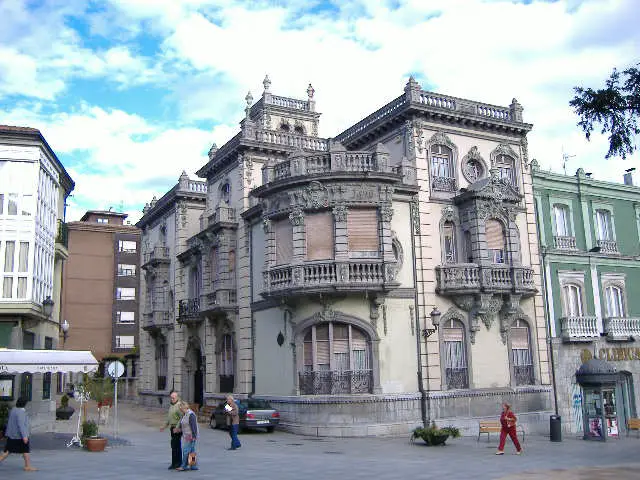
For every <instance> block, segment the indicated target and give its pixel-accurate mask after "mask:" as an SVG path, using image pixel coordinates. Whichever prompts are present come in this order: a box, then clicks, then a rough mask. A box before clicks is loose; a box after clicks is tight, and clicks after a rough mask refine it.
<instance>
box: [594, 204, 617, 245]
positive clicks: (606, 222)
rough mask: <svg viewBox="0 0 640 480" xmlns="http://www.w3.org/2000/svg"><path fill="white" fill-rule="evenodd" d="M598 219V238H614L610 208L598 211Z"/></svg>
mask: <svg viewBox="0 0 640 480" xmlns="http://www.w3.org/2000/svg"><path fill="white" fill-rule="evenodd" d="M596 220H597V223H598V225H597V228H598V240H613V239H614V238H613V229H612V224H611V212H609V211H608V210H598V211H596Z"/></svg>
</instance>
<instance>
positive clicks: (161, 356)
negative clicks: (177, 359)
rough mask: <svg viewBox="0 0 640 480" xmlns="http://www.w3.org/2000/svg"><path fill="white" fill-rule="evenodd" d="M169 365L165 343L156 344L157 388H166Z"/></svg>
mask: <svg viewBox="0 0 640 480" xmlns="http://www.w3.org/2000/svg"><path fill="white" fill-rule="evenodd" d="M168 367H169V357H168V355H167V344H166V343H160V344H158V345H156V377H157V379H156V382H157V389H158V390H166V388H167V372H168Z"/></svg>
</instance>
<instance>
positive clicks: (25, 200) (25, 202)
mask: <svg viewBox="0 0 640 480" xmlns="http://www.w3.org/2000/svg"><path fill="white" fill-rule="evenodd" d="M20 209H21V214H22V215H23V216H25V217H30V216H31V212H32V211H33V195H22V202H21V203H20Z"/></svg>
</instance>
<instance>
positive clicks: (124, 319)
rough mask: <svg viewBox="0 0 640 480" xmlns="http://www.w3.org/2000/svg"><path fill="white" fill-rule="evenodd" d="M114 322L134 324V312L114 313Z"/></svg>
mask: <svg viewBox="0 0 640 480" xmlns="http://www.w3.org/2000/svg"><path fill="white" fill-rule="evenodd" d="M116 320H117V322H118V323H135V321H136V314H135V312H116Z"/></svg>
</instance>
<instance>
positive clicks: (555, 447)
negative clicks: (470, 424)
mask: <svg viewBox="0 0 640 480" xmlns="http://www.w3.org/2000/svg"><path fill="white" fill-rule="evenodd" d="M163 414H164V411H161V410H152V411H148V410H144V409H141V408H140V407H137V406H126V407H125V406H123V408H122V411H121V415H120V418H121V420H122V423H121V426H120V429H119V430H120V433H121V435H120V437H121V438H122V439H123V440H124V441H125V442H123V444H122V445H120V446H110V447H109V448H108V449H107V451H105V452H103V453H90V452H87V451H85V450H81V449H78V448H75V447H72V448H66V447H61V446H58V445H55V442H56V441H57V440H60V442H61V443H62V442H63V439H55V438H54V439H53V440H52V441H53V443H54V446H55V447H57V448H55V449H44V448H41V447H40V446H39V445H38V441H37V438H34V445H33V463H34V465H35V466H36V467H38V468H39V469H40V471H38V472H35V473H27V472H23V471H22V469H21V468H22V459H21V457H19V456H16V455H12V456H10V457H9V458H8V459H7V460H6V461H5V462H3V463H2V464H0V478H24V477H32V478H42V479H61V478H64V479H65V480H73V479H82V480H87V479H119V480H121V479H124V478H135V479H143V480H144V479H154V480H157V479H161V478H172V477H174V476H176V475H181V474H180V473H177V472H172V471H168V470H167V466H168V464H169V459H170V448H169V434H168V433H167V432H166V431H165V432H160V431H159V430H158V427H159V425H160V424H161V423H162V419H163ZM102 431H103V433H108V434H110V433H111V431H110V429H109V428H106V429H105V428H104V427H103V430H102ZM49 435H53V434H49ZM55 435H63V433H62V432H58V433H57V434H55ZM240 440H241V441H242V444H243V446H242V448H241V449H240V450H237V451H228V450H226V448H227V447H228V446H229V436H228V434H227V433H226V432H224V431H220V430H211V429H209V428H208V427H207V426H206V425H203V424H201V439H200V441H199V447H198V450H199V459H200V470H199V471H198V472H185V473H186V474H187V475H191V476H197V477H199V478H224V479H225V480H234V479H243V480H245V479H247V478H261V479H282V480H289V479H290V480H293V479H295V480H299V479H300V478H302V477H308V476H309V473H311V474H312V477H313V478H314V479H335V478H340V479H341V480H347V479H365V478H366V479H367V480H371V479H372V478H375V479H376V480H382V479H403V480H404V479H411V478H437V479H442V478H449V479H458V478H460V479H472V478H473V479H498V478H502V479H504V480H507V479H509V480H515V479H525V480H539V479H558V480H573V479H578V478H579V479H594V480H595V479H598V480H603V479H607V478H616V480H625V479H638V478H640V464H638V463H636V464H632V462H637V461H638V460H637V458H638V457H637V453H638V451H639V450H640V439H636V438H629V439H627V438H621V439H619V440H615V441H609V442H607V443H604V444H602V443H597V442H585V441H583V440H578V439H575V438H566V439H565V440H564V441H563V442H561V443H551V442H549V440H548V438H546V437H535V436H529V435H528V436H527V437H526V442H525V443H524V449H525V451H524V454H523V455H520V456H516V455H513V447H512V445H508V446H507V449H506V453H505V455H504V456H502V457H497V456H495V455H494V452H495V436H494V437H492V441H491V443H487V442H486V440H484V439H483V440H481V441H480V442H476V439H475V438H470V437H466V438H459V439H454V440H449V442H448V445H446V446H445V447H427V446H425V445H424V444H420V443H416V444H414V445H412V444H410V443H409V442H408V438H353V439H329V438H315V437H303V436H297V435H292V434H288V433H284V432H278V431H276V432H275V433H273V434H268V433H265V432H247V433H244V434H242V435H241V436H240ZM43 446H44V445H43Z"/></svg>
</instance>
